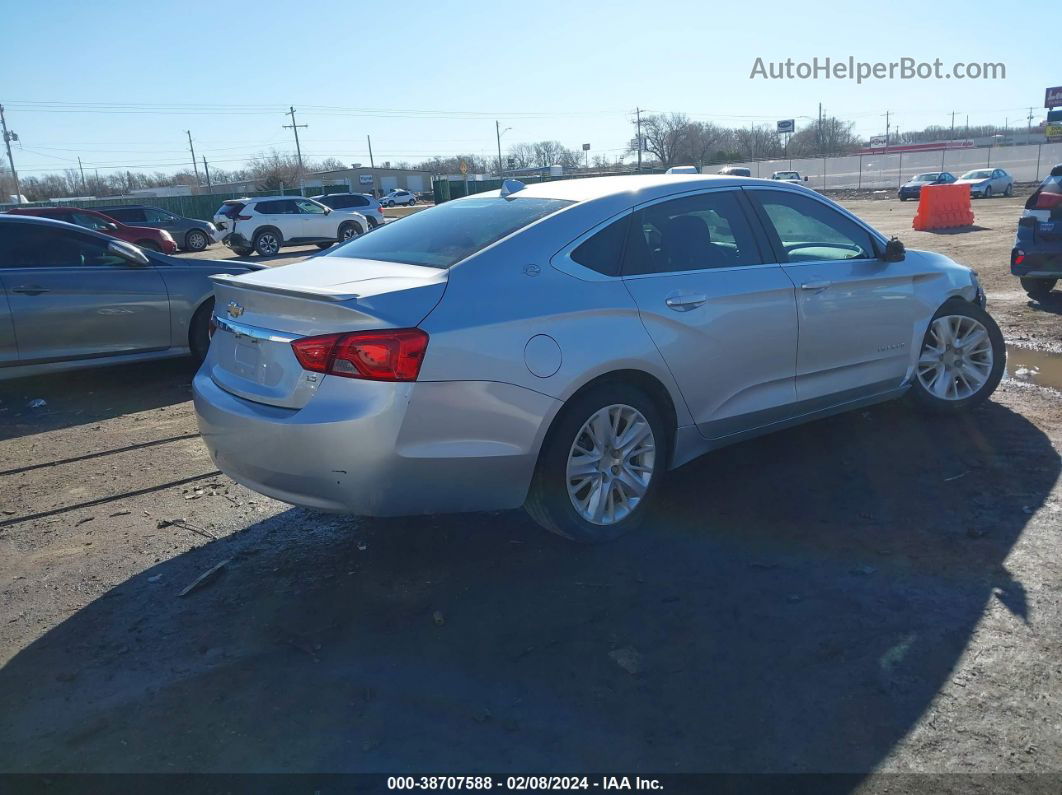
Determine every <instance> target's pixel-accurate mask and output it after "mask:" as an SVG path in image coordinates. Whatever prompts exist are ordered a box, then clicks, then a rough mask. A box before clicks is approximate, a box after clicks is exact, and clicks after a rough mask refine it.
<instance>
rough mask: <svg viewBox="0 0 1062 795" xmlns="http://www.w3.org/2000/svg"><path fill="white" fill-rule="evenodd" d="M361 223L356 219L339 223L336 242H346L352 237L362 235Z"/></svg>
mask: <svg viewBox="0 0 1062 795" xmlns="http://www.w3.org/2000/svg"><path fill="white" fill-rule="evenodd" d="M361 232H362V230H361V225H360V224H357V223H355V222H354V221H344V222H343V223H342V224H340V225H339V230H338V232H337V237H336V242H338V243H346V242H347V241H348V240H350V239H351V238H355V237H358V236H360V235H361Z"/></svg>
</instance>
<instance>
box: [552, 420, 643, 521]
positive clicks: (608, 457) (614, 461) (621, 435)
mask: <svg viewBox="0 0 1062 795" xmlns="http://www.w3.org/2000/svg"><path fill="white" fill-rule="evenodd" d="M655 471H656V439H655V437H654V436H653V429H652V427H651V426H650V424H649V421H648V420H647V419H646V418H645V417H644V416H643V415H642V413H641V412H640V411H638V410H637V409H635V408H633V407H632V406H628V405H625V404H622V403H618V404H614V405H611V406H606V407H604V408H602V409H599V410H598V411H596V412H595V413H594V414H593V415H592V416H591V417H590V419H588V420H587V421H586V422H585V423H583V427H582V428H580V430H579V433H577V434H576V436H575V441H574V442H573V443H572V447H571V450H570V452H569V453H568V464H567V467H566V472H565V478H566V482H567V486H568V496H569V497H570V498H571V501H572V506H573V507H574V508H575V511H576V513H578V514H579V516H580V517H582V518H583V519H585V520H586V521H588V522H591V523H592V524H598V525H610V524H615V523H617V522H621V521H623V520H624V519H626V518H627V517H628V516H630V515H631V513H632V512H633V511H634V510H635V509H636V508H637V507H638V504H639V503H640V502H641V501H642V498H643V497H644V496H645V494H646V492H647V491H648V489H649V482H650V481H651V480H652V478H653V474H654V472H655Z"/></svg>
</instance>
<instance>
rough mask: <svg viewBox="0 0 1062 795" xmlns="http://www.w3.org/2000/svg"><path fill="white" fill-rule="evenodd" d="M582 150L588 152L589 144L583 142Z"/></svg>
mask: <svg viewBox="0 0 1062 795" xmlns="http://www.w3.org/2000/svg"><path fill="white" fill-rule="evenodd" d="M583 151H584V152H589V151H590V144H583Z"/></svg>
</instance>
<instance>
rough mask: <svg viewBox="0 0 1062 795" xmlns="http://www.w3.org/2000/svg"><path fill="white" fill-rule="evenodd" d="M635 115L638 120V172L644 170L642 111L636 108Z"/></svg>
mask: <svg viewBox="0 0 1062 795" xmlns="http://www.w3.org/2000/svg"><path fill="white" fill-rule="evenodd" d="M634 115H635V116H637V118H638V139H637V140H638V170H639V171H641V170H642V109H641V108H635V109H634Z"/></svg>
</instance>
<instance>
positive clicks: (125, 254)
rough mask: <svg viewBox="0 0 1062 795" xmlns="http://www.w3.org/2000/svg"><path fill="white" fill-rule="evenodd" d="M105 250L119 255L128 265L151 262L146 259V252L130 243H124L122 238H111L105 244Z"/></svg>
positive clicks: (140, 265) (148, 263)
mask: <svg viewBox="0 0 1062 795" xmlns="http://www.w3.org/2000/svg"><path fill="white" fill-rule="evenodd" d="M107 251H109V252H110V253H111V254H114V255H115V256H116V257H121V258H122V259H123V260H125V261H126V262H128V263H129V264H130V265H136V266H137V267H143V266H145V265H150V264H151V260H149V259H148V256H147V254H145V253H144V252H143V251H142V250H140V249H139V248H137V247H136V246H134V245H133V244H132V243H126V242H125V241H124V240H112V241H111V242H110V243H108V244H107Z"/></svg>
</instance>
